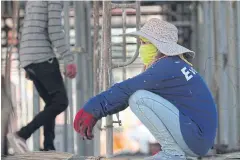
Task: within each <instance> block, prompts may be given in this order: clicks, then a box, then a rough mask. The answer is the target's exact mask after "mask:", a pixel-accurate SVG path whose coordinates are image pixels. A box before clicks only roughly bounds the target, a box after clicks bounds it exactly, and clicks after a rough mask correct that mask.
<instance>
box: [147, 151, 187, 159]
mask: <svg viewBox="0 0 240 160" xmlns="http://www.w3.org/2000/svg"><path fill="white" fill-rule="evenodd" d="M144 160H186V157H185V156H175V155H169V154H166V153H164V152H158V153H157V154H155V155H154V156H151V157H147V158H144Z"/></svg>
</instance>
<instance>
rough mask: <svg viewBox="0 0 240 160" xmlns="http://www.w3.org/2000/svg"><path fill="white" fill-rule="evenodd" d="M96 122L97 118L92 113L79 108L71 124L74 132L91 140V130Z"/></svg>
mask: <svg viewBox="0 0 240 160" xmlns="http://www.w3.org/2000/svg"><path fill="white" fill-rule="evenodd" d="M96 123H97V119H96V118H94V117H93V115H92V114H90V113H87V112H85V111H84V110H83V109H81V110H80V111H78V113H77V114H76V116H75V119H74V123H73V125H74V129H75V131H76V132H78V133H79V134H81V135H82V136H83V137H86V138H87V139H89V140H91V139H92V138H93V137H94V136H93V133H92V130H93V127H94V126H95V124H96Z"/></svg>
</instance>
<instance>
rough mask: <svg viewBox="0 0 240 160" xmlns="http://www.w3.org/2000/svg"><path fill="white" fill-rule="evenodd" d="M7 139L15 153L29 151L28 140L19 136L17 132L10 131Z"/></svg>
mask: <svg viewBox="0 0 240 160" xmlns="http://www.w3.org/2000/svg"><path fill="white" fill-rule="evenodd" d="M7 139H8V142H9V144H10V146H11V147H12V148H13V149H14V151H15V153H25V152H28V151H29V149H28V147H27V144H26V141H25V140H23V139H22V138H21V137H19V136H18V135H17V134H16V133H8V134H7Z"/></svg>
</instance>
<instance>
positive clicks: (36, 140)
mask: <svg viewBox="0 0 240 160" xmlns="http://www.w3.org/2000/svg"><path fill="white" fill-rule="evenodd" d="M39 112H40V97H39V95H38V92H37V90H36V88H35V86H34V85H33V116H35V115H36V114H38V113H39ZM39 148H40V131H39V129H38V130H37V131H36V132H34V133H33V149H34V150H38V149H39Z"/></svg>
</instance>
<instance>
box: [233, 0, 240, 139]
mask: <svg viewBox="0 0 240 160" xmlns="http://www.w3.org/2000/svg"><path fill="white" fill-rule="evenodd" d="M234 3H235V6H234V10H235V12H234V13H235V14H234V19H235V26H236V27H235V35H236V53H237V58H236V59H237V62H238V63H237V66H236V67H237V68H236V70H237V76H238V82H237V91H238V92H237V97H240V2H239V1H235V2H234ZM237 106H238V108H237V113H238V117H237V122H238V126H239V125H240V98H238V105H237ZM238 133H239V134H240V126H239V127H238ZM237 141H238V142H239V137H238V139H237Z"/></svg>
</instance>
